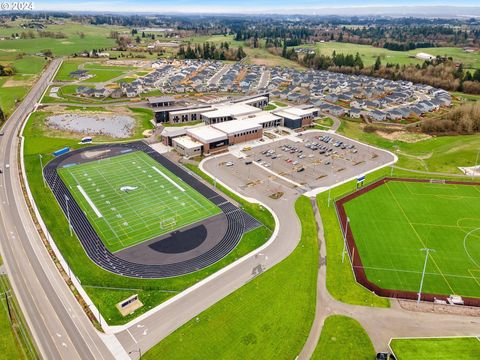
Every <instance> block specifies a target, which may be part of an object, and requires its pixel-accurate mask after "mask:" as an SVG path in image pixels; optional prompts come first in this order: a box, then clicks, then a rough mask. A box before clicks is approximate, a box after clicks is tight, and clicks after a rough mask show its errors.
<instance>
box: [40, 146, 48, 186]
mask: <svg viewBox="0 0 480 360" xmlns="http://www.w3.org/2000/svg"><path fill="white" fill-rule="evenodd" d="M38 157H39V159H40V169H41V171H42V179H43V186H45V187H47V183H46V182H45V175H44V174H43V160H42V159H43V156H42V154H38Z"/></svg>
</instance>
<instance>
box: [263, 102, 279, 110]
mask: <svg viewBox="0 0 480 360" xmlns="http://www.w3.org/2000/svg"><path fill="white" fill-rule="evenodd" d="M276 108H277V107H276V106H275V105H274V104H272V103H270V104H268V105H267V106H265V107H264V108H263V110H264V111H270V110H275V109H276Z"/></svg>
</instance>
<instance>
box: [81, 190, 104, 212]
mask: <svg viewBox="0 0 480 360" xmlns="http://www.w3.org/2000/svg"><path fill="white" fill-rule="evenodd" d="M77 188H78V191H80V193H81V194H82V195H83V197H84V198H85V200H87V203H88V205H90V207H91V208H92V210H93V212H94V213H95V214H96V215H97V216H98V217H99V218H101V217H103V215H102V213H101V212H100V211H99V210H98V209H97V207H96V206H95V204H94V203H93V201H92V199H90V196H88V194H87V193H86V192H85V190H83V188H82V187H81V186H80V185H77Z"/></svg>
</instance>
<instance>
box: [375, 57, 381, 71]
mask: <svg viewBox="0 0 480 360" xmlns="http://www.w3.org/2000/svg"><path fill="white" fill-rule="evenodd" d="M381 65H382V61H381V60H380V56H377V60H375V65H373V70H375V71H378V70H380V66H381Z"/></svg>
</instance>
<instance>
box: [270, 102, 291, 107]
mask: <svg viewBox="0 0 480 360" xmlns="http://www.w3.org/2000/svg"><path fill="white" fill-rule="evenodd" d="M272 104H274V105H276V106H277V107H287V106H288V105H287V104H285V103H283V102H281V101H273V102H272Z"/></svg>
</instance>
